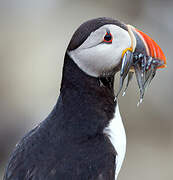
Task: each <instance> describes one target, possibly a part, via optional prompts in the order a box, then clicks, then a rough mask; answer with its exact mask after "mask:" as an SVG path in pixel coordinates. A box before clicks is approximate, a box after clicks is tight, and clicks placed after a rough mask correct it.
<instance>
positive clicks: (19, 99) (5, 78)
mask: <svg viewBox="0 0 173 180" xmlns="http://www.w3.org/2000/svg"><path fill="white" fill-rule="evenodd" d="M100 16H108V17H113V18H115V19H116V18H117V19H119V20H122V21H124V22H125V23H128V24H132V25H135V26H136V27H138V28H139V29H141V30H142V31H144V32H145V33H147V34H148V35H150V36H151V37H152V38H153V39H154V40H155V41H156V42H157V43H158V44H159V45H160V46H161V48H162V49H163V51H164V52H165V54H166V56H167V61H168V68H166V69H163V70H159V71H160V72H158V73H157V75H156V78H155V79H154V80H153V82H152V84H151V86H150V88H149V89H148V91H147V93H146V95H145V99H144V103H143V104H142V105H141V106H140V107H139V108H137V106H136V104H137V101H138V88H137V86H136V82H135V80H134V81H133V83H132V84H131V85H130V87H129V90H128V93H127V95H126V96H125V97H121V98H120V99H119V104H120V111H121V114H122V117H123V120H124V124H125V127H126V133H127V154H126V158H125V162H124V164H123V168H122V170H121V173H120V176H119V180H126V179H128V180H138V179H140V180H146V179H157V180H163V179H164V180H172V179H173V165H172V162H173V155H172V154H173V95H172V88H173V76H172V71H173V59H172V53H173V46H172V43H173V35H172V34H173V23H172V20H173V1H171V0H170V1H168V0H164V1H163V0H152V1H151V0H131V1H129V0H0V172H1V173H0V175H1V176H0V178H1V179H2V174H3V172H4V167H5V164H6V163H7V159H8V156H9V153H10V152H11V151H12V149H13V148H14V146H15V144H16V143H17V141H18V140H19V139H20V138H21V137H22V136H23V135H24V133H26V132H27V131H28V130H30V129H31V128H33V127H34V126H35V125H36V124H38V123H39V122H40V121H42V120H43V119H44V118H45V117H46V116H47V115H48V113H49V112H50V111H51V109H52V108H53V106H54V104H55V103H56V99H57V97H58V93H59V87H60V80H61V70H62V64H63V56H64V53H65V50H66V47H67V45H68V42H69V40H70V38H71V36H72V34H73V32H74V31H75V29H76V28H77V27H78V26H79V25H80V24H81V23H82V22H83V21H85V20H88V19H91V18H95V17H100Z"/></svg>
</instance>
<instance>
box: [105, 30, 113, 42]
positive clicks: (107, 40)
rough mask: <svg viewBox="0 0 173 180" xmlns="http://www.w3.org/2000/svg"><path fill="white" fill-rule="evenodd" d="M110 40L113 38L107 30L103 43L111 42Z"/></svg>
mask: <svg viewBox="0 0 173 180" xmlns="http://www.w3.org/2000/svg"><path fill="white" fill-rule="evenodd" d="M112 40H113V37H112V34H111V33H110V32H107V33H106V35H105V37H104V40H103V41H104V42H105V43H112Z"/></svg>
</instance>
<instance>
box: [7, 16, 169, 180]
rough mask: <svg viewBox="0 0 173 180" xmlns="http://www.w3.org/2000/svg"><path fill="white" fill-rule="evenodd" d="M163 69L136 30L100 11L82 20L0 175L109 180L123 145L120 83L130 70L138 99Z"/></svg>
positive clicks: (12, 179)
mask: <svg viewBox="0 0 173 180" xmlns="http://www.w3.org/2000/svg"><path fill="white" fill-rule="evenodd" d="M164 67H166V58H165V56H164V54H163V52H162V50H161V48H160V47H159V46H158V45H157V44H156V43H155V41H153V40H152V39H151V38H150V37H149V36H147V35H146V34H144V33H143V32H142V31H140V30H138V29H137V28H135V27H133V26H130V25H126V24H124V23H122V22H120V21H118V20H114V19H112V18H106V17H101V18H96V19H92V20H89V21H87V22H85V23H83V24H82V25H81V26H80V27H79V28H78V29H77V30H76V31H75V33H74V35H73V36H72V39H71V41H70V43H69V45H68V47H67V50H66V53H65V57H64V66H63V71H62V81H61V88H60V94H59V98H58V100H57V103H56V105H55V106H54V108H53V110H52V112H51V113H50V114H49V115H48V117H47V118H46V119H45V120H44V121H42V122H41V123H40V124H39V125H38V126H37V127H35V128H34V129H32V130H31V131H30V132H29V133H27V134H26V135H25V136H24V137H23V138H22V139H21V140H20V141H19V143H18V144H17V145H16V147H15V149H14V151H13V152H12V154H11V156H10V158H9V161H8V164H7V167H6V170H5V175H4V180H116V179H117V177H118V173H119V171H120V169H121V166H122V163H123V159H124V156H125V151H126V135H125V130H124V126H123V122H122V119H121V116H120V112H119V108H118V103H117V98H118V94H119V92H120V91H121V89H122V86H123V82H124V80H125V78H126V77H127V86H128V83H129V81H130V79H131V77H132V74H136V78H137V81H138V85H139V90H140V94H141V95H140V100H142V99H143V95H144V92H145V89H146V87H147V85H148V84H149V83H150V82H151V80H152V78H153V77H154V75H155V73H156V70H157V69H160V68H164ZM118 72H120V74H119V73H118ZM115 76H119V77H120V87H119V90H118V91H117V92H115V90H114V78H115Z"/></svg>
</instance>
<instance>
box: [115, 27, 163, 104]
mask: <svg viewBox="0 0 173 180" xmlns="http://www.w3.org/2000/svg"><path fill="white" fill-rule="evenodd" d="M127 28H128V32H129V35H130V37H131V47H130V48H127V49H125V50H124V52H123V53H122V65H121V71H120V87H119V91H118V93H117V96H118V94H119V93H120V91H121V89H122V87H123V83H124V80H125V78H126V77H127V75H128V78H127V84H126V87H125V90H124V93H123V95H125V92H126V90H127V87H128V85H129V82H130V81H131V79H132V77H133V74H134V73H135V74H136V79H137V82H138V86H139V90H140V101H139V103H141V102H142V100H143V97H144V92H145V89H146V88H147V87H148V85H149V84H150V82H151V81H152V79H153V78H154V76H155V74H156V70H157V69H161V68H165V67H166V57H165V55H164V53H163V51H162V50H161V48H160V47H159V46H158V44H157V43H156V42H155V41H154V40H152V39H151V38H150V37H149V36H148V35H146V34H145V33H143V32H142V31H140V30H138V29H136V28H135V27H133V26H131V25H127Z"/></svg>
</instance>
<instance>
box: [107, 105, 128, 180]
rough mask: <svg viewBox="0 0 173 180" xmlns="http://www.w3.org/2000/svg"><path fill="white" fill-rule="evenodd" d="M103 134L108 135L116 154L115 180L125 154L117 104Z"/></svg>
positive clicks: (122, 129)
mask: <svg viewBox="0 0 173 180" xmlns="http://www.w3.org/2000/svg"><path fill="white" fill-rule="evenodd" d="M104 133H105V134H108V135H109V138H110V141H111V143H112V145H113V146H114V148H115V150H116V152H117V156H116V171H115V180H116V179H117V176H118V173H119V171H120V169H121V166H122V163H123V160H124V157H125V152H126V134H125V129H124V125H123V122H122V119H121V115H120V112H119V107H118V103H117V106H116V109H115V114H114V117H113V119H112V120H111V121H110V124H109V126H108V127H106V128H105V129H104Z"/></svg>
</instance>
